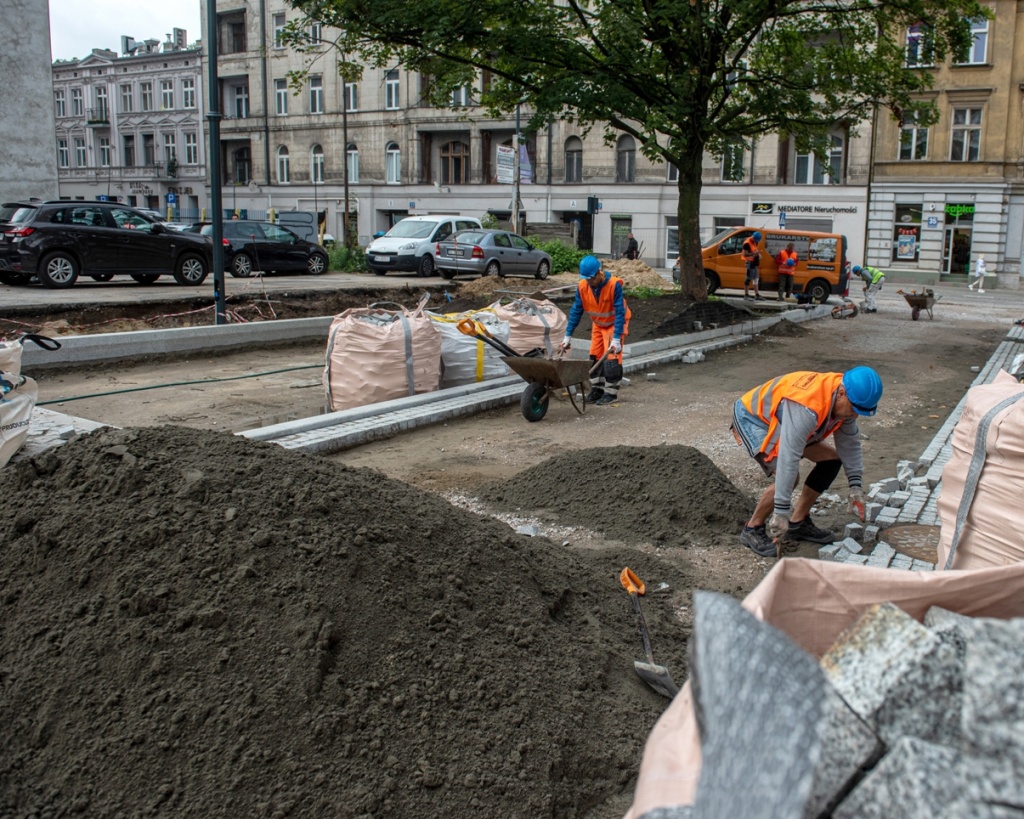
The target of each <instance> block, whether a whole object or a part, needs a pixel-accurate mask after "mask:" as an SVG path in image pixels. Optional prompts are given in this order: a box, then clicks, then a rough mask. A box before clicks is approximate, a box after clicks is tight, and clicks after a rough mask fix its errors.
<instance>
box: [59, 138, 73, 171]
mask: <svg viewBox="0 0 1024 819" xmlns="http://www.w3.org/2000/svg"><path fill="white" fill-rule="evenodd" d="M57 164H58V165H59V166H60V167H61V168H66V167H68V166H69V165H70V164H71V153H70V152H69V151H68V141H67V140H66V139H58V140H57Z"/></svg>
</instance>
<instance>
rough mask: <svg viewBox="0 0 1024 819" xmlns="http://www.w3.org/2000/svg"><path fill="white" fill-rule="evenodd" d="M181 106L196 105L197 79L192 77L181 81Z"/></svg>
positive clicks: (189, 106) (190, 106)
mask: <svg viewBox="0 0 1024 819" xmlns="http://www.w3.org/2000/svg"><path fill="white" fill-rule="evenodd" d="M181 107H182V108H195V107H196V81H195V80H193V79H192V78H190V77H187V78H185V79H183V80H182V81H181Z"/></svg>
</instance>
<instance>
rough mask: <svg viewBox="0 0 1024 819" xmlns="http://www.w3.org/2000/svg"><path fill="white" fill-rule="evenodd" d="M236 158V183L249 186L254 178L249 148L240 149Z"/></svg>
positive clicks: (236, 152)
mask: <svg viewBox="0 0 1024 819" xmlns="http://www.w3.org/2000/svg"><path fill="white" fill-rule="evenodd" d="M234 156H235V182H237V183H238V184H239V185H248V184H249V180H250V179H251V178H252V155H251V154H250V153H249V149H248V148H239V149H238V150H237V151H235V155H234Z"/></svg>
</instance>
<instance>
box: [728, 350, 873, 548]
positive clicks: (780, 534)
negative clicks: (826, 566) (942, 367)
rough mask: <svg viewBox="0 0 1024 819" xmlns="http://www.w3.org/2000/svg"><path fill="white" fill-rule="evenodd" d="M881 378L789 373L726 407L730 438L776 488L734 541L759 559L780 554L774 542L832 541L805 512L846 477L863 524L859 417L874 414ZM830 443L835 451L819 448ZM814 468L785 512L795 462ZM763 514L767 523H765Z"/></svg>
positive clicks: (867, 371)
mask: <svg viewBox="0 0 1024 819" xmlns="http://www.w3.org/2000/svg"><path fill="white" fill-rule="evenodd" d="M881 397H882V379H881V378H880V377H879V376H878V373H876V372H875V371H874V370H873V369H871V368H870V367H854V368H853V369H852V370H847V371H846V372H845V373H815V372H794V373H789V374H788V375H783V376H779V377H778V378H773V379H772V380H771V381H767V382H765V383H764V384H761V386H759V387H755V388H754V389H752V390H751V391H750V392H748V393H747V394H746V395H744V396H743V397H742V398H740V399H739V400H738V401H736V403H735V405H734V406H733V420H732V427H731V429H732V433H733V435H734V436H735V437H736V440H737V442H738V443H740V444H742V445H743V446H744V447H746V449H747V452H749V453H750V455H751V457H752V458H753V459H754V460H755V461H757V462H758V464H760V466H761V468H762V469H763V470H764V473H765V475H767V476H768V477H770V478H774V479H775V482H774V483H773V484H772V485H771V486H769V487H768V488H767V489H765V490H764V492H763V493H762V495H761V498H760V499H759V500H758V502H757V506H756V507H755V508H754V514H753V515H751V516H750V520H748V521H747V524H746V526H744V527H743V532H742V533H741V534H740V543H742V544H743V545H744V546H746V547H747V548H748V549H750V550H752V551H753V552H755V553H756V554H758V555H760V556H761V557H773V556H780V555H781V545H779V544H781V542H782V541H794V540H808V541H811V542H812V543H831V542H832V541H833V540H834V539H835V538H834V535H833V533H832V532H831V530H828V529H821V528H819V527H817V526H815V525H814V521H812V520H811V507H812V506H813V505H814V502H815V501H816V500H817V499H818V496H819V495H820V494H821V493H822V492H824V491H825V490H826V489H828V488H829V487H830V486H831V485H832V481H834V480H835V478H836V476H837V475H838V474H839V470H840V469H843V470H844V471H845V472H846V481H847V483H848V485H849V487H850V507H849V508H850V511H851V512H854V513H856V514H857V515H858V516H859V517H860V518H861V519H863V518H864V493H863V490H862V489H861V487H862V486H863V471H864V459H863V456H862V454H861V444H860V430H859V428H858V427H857V416H858V415H865V416H867V415H874V414H875V411H876V410H877V409H878V402H879V400H880V399H881ZM829 436H831V437H832V442H833V444H834V446H829V445H828V444H826V443H824V441H825V439H826V438H828V437H829ZM802 458H806V459H807V460H809V461H813V462H814V468H813V469H812V470H811V471H810V473H809V474H808V475H807V478H806V480H805V481H804V487H803V489H802V490H801V492H800V496H799V497H798V498H797V501H796V505H795V506H793V508H792V511H790V503H791V501H792V497H793V492H794V490H795V489H796V485H797V483H798V482H799V480H800V460H801V459H802ZM769 513H770V514H771V517H770V518H769Z"/></svg>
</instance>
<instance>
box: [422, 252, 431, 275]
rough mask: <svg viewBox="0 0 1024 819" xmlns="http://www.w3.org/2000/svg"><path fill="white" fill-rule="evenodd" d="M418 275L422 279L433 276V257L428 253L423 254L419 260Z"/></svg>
mask: <svg viewBox="0 0 1024 819" xmlns="http://www.w3.org/2000/svg"><path fill="white" fill-rule="evenodd" d="M420 275H421V276H422V277H423V278H427V277H428V276H433V275H434V257H433V256H431V255H430V254H429V253H424V254H423V257H422V258H421V259H420Z"/></svg>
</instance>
